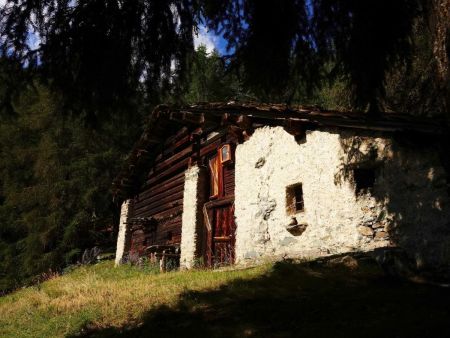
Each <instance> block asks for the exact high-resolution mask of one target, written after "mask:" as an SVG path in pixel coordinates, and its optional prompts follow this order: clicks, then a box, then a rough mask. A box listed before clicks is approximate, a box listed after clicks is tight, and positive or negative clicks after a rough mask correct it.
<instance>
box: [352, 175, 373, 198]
mask: <svg viewBox="0 0 450 338" xmlns="http://www.w3.org/2000/svg"><path fill="white" fill-rule="evenodd" d="M353 178H354V179H355V189H356V194H357V195H359V194H361V193H365V192H370V191H371V190H372V189H373V186H374V185H375V170H374V169H373V168H356V169H354V170H353Z"/></svg>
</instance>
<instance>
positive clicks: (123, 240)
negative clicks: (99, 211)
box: [115, 200, 131, 266]
mask: <svg viewBox="0 0 450 338" xmlns="http://www.w3.org/2000/svg"><path fill="white" fill-rule="evenodd" d="M130 211H131V200H126V201H124V202H123V203H122V206H121V207H120V219H119V233H118V235H117V246H116V259H115V265H116V266H117V265H119V264H120V263H121V262H122V259H123V256H124V254H125V253H126V252H127V250H128V248H126V246H127V242H128V236H129V231H128V228H127V220H128V216H129V213H130Z"/></svg>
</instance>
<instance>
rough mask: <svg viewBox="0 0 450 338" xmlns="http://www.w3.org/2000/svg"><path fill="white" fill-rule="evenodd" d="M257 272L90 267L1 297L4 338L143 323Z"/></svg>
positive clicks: (0, 334) (106, 264)
mask: <svg viewBox="0 0 450 338" xmlns="http://www.w3.org/2000/svg"><path fill="white" fill-rule="evenodd" d="M269 269H270V265H264V266H260V267H257V268H251V269H244V270H233V271H211V270H196V271H189V272H170V273H165V274H157V273H155V272H154V271H152V270H147V271H146V270H141V269H138V268H135V267H131V266H127V265H125V266H121V267H119V268H114V267H113V263H112V262H103V263H100V264H97V265H94V266H87V267H86V266H85V267H80V268H77V269H75V270H74V271H72V272H70V273H67V274H65V275H62V276H60V277H57V278H54V279H52V280H49V281H47V282H44V283H42V284H40V285H37V286H33V287H29V288H26V289H22V290H19V291H17V292H15V293H13V294H10V295H8V296H5V297H2V298H0V337H63V336H65V335H69V334H76V333H77V332H80V330H82V329H83V328H85V327H87V326H88V327H95V328H103V327H121V326H126V325H136V324H139V322H140V320H141V317H142V316H143V315H144V314H145V313H146V312H148V311H149V310H151V309H153V308H156V307H158V306H161V305H166V306H169V307H171V306H174V305H175V304H176V303H177V301H178V299H179V295H180V294H181V293H183V292H185V291H200V290H202V291H203V290H213V289H216V288H219V287H220V286H221V285H224V284H226V283H228V282H230V281H232V280H235V279H237V278H240V279H244V280H245V279H251V278H254V277H256V276H260V275H262V274H264V273H265V272H266V271H268V270H269Z"/></svg>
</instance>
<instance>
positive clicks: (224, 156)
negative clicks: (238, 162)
mask: <svg viewBox="0 0 450 338" xmlns="http://www.w3.org/2000/svg"><path fill="white" fill-rule="evenodd" d="M230 160H231V150H230V145H229V144H225V145H223V146H222V148H220V162H222V163H224V162H228V161H230Z"/></svg>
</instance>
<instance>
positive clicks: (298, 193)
mask: <svg viewBox="0 0 450 338" xmlns="http://www.w3.org/2000/svg"><path fill="white" fill-rule="evenodd" d="M299 199H300V201H299ZM299 206H300V207H299ZM286 211H287V214H288V215H295V214H298V213H302V212H305V200H304V194H303V184H302V183H295V184H291V185H289V186H287V187H286Z"/></svg>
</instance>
